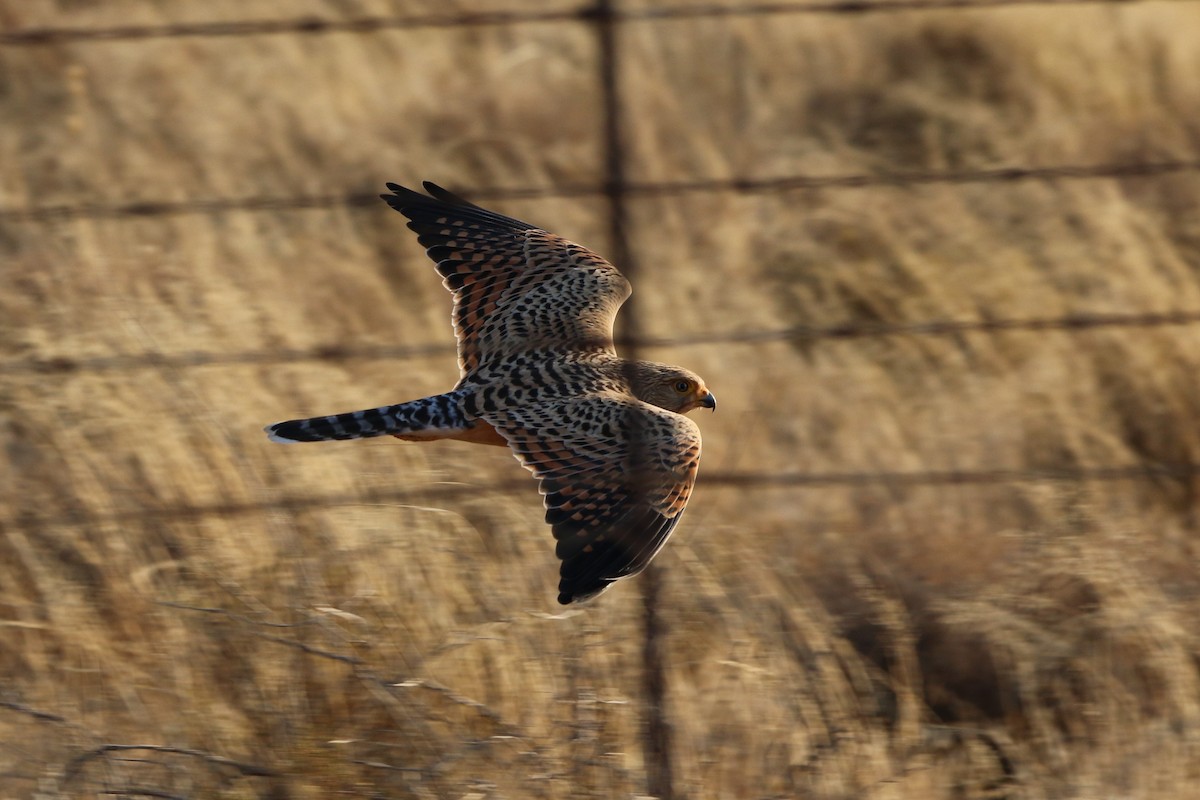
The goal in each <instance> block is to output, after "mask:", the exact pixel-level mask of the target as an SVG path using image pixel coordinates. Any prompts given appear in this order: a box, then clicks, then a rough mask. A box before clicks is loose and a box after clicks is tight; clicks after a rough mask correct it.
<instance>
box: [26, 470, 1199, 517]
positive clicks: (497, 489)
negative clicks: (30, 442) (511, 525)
mask: <svg viewBox="0 0 1200 800" xmlns="http://www.w3.org/2000/svg"><path fill="white" fill-rule="evenodd" d="M1196 478H1200V464H1196V463H1189V462H1174V463H1161V464H1118V465H1108V466H1095V467H1078V468H1066V467H1062V468H1058V467H1055V468H1012V469H1002V468H999V469H961V470H958V469H949V470H912V471H908V472H901V471H894V470H879V471H863V472H772V471H746V470H742V471H737V472H723V471H712V472H704V471H703V470H701V472H700V476H699V478H698V479H697V482H696V483H697V486H698V487H701V488H704V489H708V488H710V487H711V488H721V487H728V488H740V489H763V490H770V489H788V488H794V489H804V488H809V489H828V488H835V487H843V488H857V487H866V486H881V487H888V488H897V489H899V488H915V487H921V486H968V485H984V484H987V485H1001V484H1014V483H1113V482H1122V481H1144V480H1174V481H1189V480H1193V479H1196ZM535 491H536V489H535V487H534V484H533V482H532V481H531V480H530V479H529V478H527V477H521V478H514V479H511V480H503V481H492V482H489V483H437V484H431V485H427V486H421V487H415V488H397V487H388V488H379V487H367V488H365V489H360V490H358V491H355V492H339V493H331V494H323V495H322V494H316V493H313V492H305V493H304V494H301V495H283V496H275V497H272V498H270V499H268V500H261V501H260V500H248V501H242V502H219V503H196V504H175V505H164V506H159V507H157V508H155V507H138V508H132V509H130V510H128V511H113V512H110V513H104V514H93V513H84V512H67V513H62V514H57V515H51V514H47V515H45V516H42V515H28V516H27V517H26V518H25V520H24V521H25V522H36V523H37V524H39V525H54V526H57V525H66V526H71V525H103V524H111V523H130V522H147V521H152V522H167V521H178V520H194V519H205V518H208V517H228V516H240V515H243V514H259V513H263V512H270V511H288V512H296V511H309V510H313V509H319V508H340V507H346V506H373V505H381V506H382V505H395V504H406V503H427V502H429V501H431V500H441V499H447V498H454V497H468V498H477V497H479V496H480V495H483V494H489V493H496V494H510V493H514V492H523V493H526V494H532V493H533V492H535Z"/></svg>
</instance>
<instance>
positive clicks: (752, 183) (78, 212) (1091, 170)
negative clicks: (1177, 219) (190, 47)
mask: <svg viewBox="0 0 1200 800" xmlns="http://www.w3.org/2000/svg"><path fill="white" fill-rule="evenodd" d="M1184 1H1186V2H1191V0H1184ZM1186 172H1200V160H1163V161H1150V162H1125V163H1112V164H1055V165H1049V166H1038V165H1023V166H1008V167H996V168H993V169H975V170H953V171H951V170H946V171H906V172H893V173H887V172H881V173H874V174H856V175H782V176H777V177H769V178H700V179H694V180H680V181H653V182H622V184H621V188H620V193H621V194H622V195H624V196H633V197H654V196H663V195H678V194H688V193H692V192H736V193H739V194H765V193H770V192H786V191H798V190H804V189H811V190H817V189H868V188H873V187H897V188H899V187H904V186H921V185H933V184H971V183H1012V182H1016V181H1026V180H1043V181H1053V180H1096V179H1102V178H1130V179H1133V178H1155V177H1161V176H1164V175H1171V174H1175V173H1186ZM611 193H612V189H611V187H610V186H608V185H600V186H596V185H588V184H578V185H564V186H546V187H535V186H519V187H511V188H504V187H497V188H490V189H489V188H483V189H473V190H471V191H469V192H464V194H467V195H469V197H468V199H470V200H536V199H566V198H575V197H607V196H610V195H611ZM379 202H380V201H379V192H377V191H349V192H342V193H330V194H319V195H296V196H290V197H279V196H276V197H269V196H267V197H214V198H198V199H194V200H138V201H134V202H131V203H121V204H117V205H106V204H103V203H80V204H75V205H67V204H62V205H52V206H41V207H36V206H35V207H33V208H0V222H54V221H60V220H71V219H80V218H82V219H121V218H127V217H128V218H137V217H167V216H178V215H182V214H219V213H222V212H228V211H244V212H254V211H303V210H314V209H332V208H363V207H371V208H375V207H377V206H378V207H380V208H382V206H380V205H379Z"/></svg>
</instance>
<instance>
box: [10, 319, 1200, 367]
mask: <svg viewBox="0 0 1200 800" xmlns="http://www.w3.org/2000/svg"><path fill="white" fill-rule="evenodd" d="M1198 323H1200V311H1164V312H1158V313H1140V314H1074V315H1068V316H1063V317H1041V318H1038V317H1029V318H1024V319H1019V318H1013V319H983V320H925V321H921V322H898V323H863V322H852V323H844V324H840V325H827V326H815V325H795V326H792V327H788V328H777V329H770V330H734V331H723V332H712V331H701V332H697V333H690V334H683V335H680V336H662V337H653V336H643V337H639V338H638V339H636V340H631V339H619V340H618V341H617V342H616V344H617V346H619V347H632V348H642V347H652V348H678V347H689V346H702V345H711V344H757V343H762V342H780V341H784V342H786V341H795V342H802V341H817V340H823V339H866V338H885V337H892V336H959V335H966V334H985V335H986V334H993V335H994V334H1000V333H1009V332H1013V333H1020V332H1044V331H1061V332H1064V333H1077V332H1082V331H1090V330H1097V329H1106V328H1117V329H1121V328H1125V329H1128V328H1162V327H1179V326H1186V325H1195V324H1198ZM455 351H456V347H455V345H453V344H450V343H449V342H447V343H446V344H427V345H418V346H415V347H413V346H409V347H404V346H387V345H341V344H329V345H321V346H317V347H310V348H288V349H273V350H243V351H240V352H228V353H220V352H203V351H193V352H185V353H140V354H119V355H111V356H96V357H92V358H78V357H72V356H54V357H49V358H33V359H21V360H12V361H6V362H0V372H4V373H7V374H17V373H37V374H41V375H53V374H61V375H69V374H74V373H89V372H113V371H123V370H138V369H186V368H192V367H207V366H237V365H253V364H288V363H301V362H310V361H331V362H341V361H350V360H359V361H362V360H398V361H404V360H410V359H417V358H427V357H431V356H439V355H451V354H453V353H454V352H455Z"/></svg>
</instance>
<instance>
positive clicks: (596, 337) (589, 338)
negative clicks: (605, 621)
mask: <svg viewBox="0 0 1200 800" xmlns="http://www.w3.org/2000/svg"><path fill="white" fill-rule="evenodd" d="M387 188H388V189H389V190H390V194H384V195H380V196H381V197H382V198H383V199H384V200H385V201H386V202H387V203H388V205H390V206H391V207H392V208H394V209H396V210H397V211H399V212H400V213H401V214H403V215H404V216H405V217H407V218H408V220H409V221H408V227H409V228H411V229H412V230H413V231H415V232H416V233H417V237H418V241H419V242H420V243H421V245H422V246H424V247H425V252H426V253H428V255H429V257H430V258H431V259H433V261H434V262H435V263H436V264H437V271H438V273H439V274H440V275H441V276H442V283H443V284H444V285H445V287H446V288H447V289H449V290H450V291H451V292H452V293H453V295H454V311H453V315H452V317H453V323H454V332H455V335H456V338H457V341H458V366H459V371H460V378H459V381H458V384H457V385H456V386H455V387H454V389H453V390H451V391H449V392H446V393H444V394H439V395H434V396H432V397H425V398H422V399H419V400H410V401H408V402H404V403H398V404H396V405H387V406H380V407H379V408H369V409H366V410H363V411H351V412H347V413H344V414H334V415H332V416H325V417H312V418H309V419H296V420H288V421H287V422H278V423H275V424H274V425H269V426H268V427H267V428H266V432H267V435H268V437H269V438H270V439H271V440H272V441H276V442H285V443H291V442H320V441H328V440H337V439H361V438H366V437H371V436H395V437H396V438H398V439H403V440H406V441H414V442H425V441H433V440H437V439H457V440H459V441H465V442H475V443H478V444H490V445H500V446H504V447H508V448H509V449H510V450H512V452H513V453H514V455H515V456H516V457H517V460H518V461H520V462H521V464H522V465H523V466H524V467H525V468H526V469H528V470H529V471H530V472H532V473H533V474H534V476H535V477H537V478H538V480H539V481H540V491H541V494H542V495H543V497H544V503H545V507H546V522H547V523H548V524H549V525H550V528H551V530H552V531H553V533H554V538H555V540H556V542H557V547H556V553H557V555H558V558H559V559H560V560H561V562H562V565H561V568H560V571H559V577H560V581H559V585H558V592H559V594H558V602H560V603H562V604H563V605H566V604H569V603H572V602H576V601H582V600H588V599H591V598H593V597H595V596H596V595H598V594H600V593H601V592H602V591H604V590H605V589H607V588H608V587H609V586H610V585H611V584H612V583H613V582H614V581H617V580H619V579H621V578H625V577H629V576H630V575H636V574H637V573H638V572H641V571H642V570H643V569H645V568H646V565H647V564H649V563H650V560H651V559H653V558H654V556H655V554H657V553H658V551H659V550H661V549H662V547H663V545H664V544H665V543H666V541H667V538H668V537H669V536H670V535H671V531H672V530H674V528H675V526H676V525H677V524H678V523H679V519H680V517H681V516H682V514H683V510H684V508H685V507H686V506H687V502H688V497H689V495H690V494H691V491H692V486H693V485H694V484H695V481H696V470H697V468H698V466H699V463H700V429H699V428H698V427H697V425H696V424H695V423H694V422H692V421H691V420H690V419H688V418H687V417H685V416H684V414H686V413H687V412H689V411H691V410H692V409H695V408H698V407H701V406H703V407H704V408H708V409H712V410H715V409H716V407H717V400H716V397H715V396H714V395H713V393H712V392H710V391H709V390H708V387H707V386H705V385H704V381H703V380H702V379H701V378H700V376H698V375H696V374H695V373H694V372H690V371H689V370H686V369H683V368H682V367H676V366H671V365H669V364H658V363H655V362H652V361H641V360H630V359H623V358H621V357H620V356H618V355H617V351H616V347H615V346H614V343H613V321H614V319H615V317H616V314H617V309H619V308H620V307H621V304H622V303H624V302H625V300H626V298H628V297H629V294H630V291H631V290H630V287H629V282H628V281H627V280H626V279H625V277H624V276H622V275H621V273H620V272H618V271H617V269H616V267H614V266H613V265H612V264H610V263H608V262H607V261H605V260H604V259H603V258H601V257H600V256H598V255H596V254H595V253H593V252H591V251H590V250H588V249H586V248H584V247H581V246H579V245H577V244H575V243H573V242H569V241H567V240H566V239H563V238H561V237H559V236H555V235H554V234H552V233H549V232H547V231H544V230H542V229H540V228H538V227H536V226H534V225H530V224H528V223H526V222H521V221H519V220H516V219H512V218H511V217H506V216H503V215H501V214H497V213H495V212H493V211H488V210H486V209H484V208H480V207H479V206H477V205H474V204H472V203H469V202H467V201H466V200H463V199H462V198H460V197H457V196H456V195H454V194H451V193H450V192H448V191H446V190H445V189H442V188H441V187H439V186H437V185H435V184H433V183H429V182H426V183H425V184H424V188H425V191H426V192H428V194H421V193H420V192H415V191H413V190H411V189H406V188H404V187H403V186H398V185H397V184H394V183H389V184H387Z"/></svg>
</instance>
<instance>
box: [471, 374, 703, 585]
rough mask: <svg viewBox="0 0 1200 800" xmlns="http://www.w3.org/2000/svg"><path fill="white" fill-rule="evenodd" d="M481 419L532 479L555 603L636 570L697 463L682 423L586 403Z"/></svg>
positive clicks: (689, 426)
mask: <svg viewBox="0 0 1200 800" xmlns="http://www.w3.org/2000/svg"><path fill="white" fill-rule="evenodd" d="M485 418H486V419H487V421H488V422H490V423H491V424H492V425H494V426H495V427H496V430H497V431H499V432H500V434H501V435H502V436H504V438H505V439H507V440H508V444H509V447H511V448H512V450H513V452H514V453H515V454H516V456H517V458H518V459H519V460H520V461H521V463H522V464H523V465H524V466H525V467H526V468H527V469H529V470H530V471H531V472H532V473H533V474H534V475H535V476H537V477H538V478H539V479H540V480H541V492H542V494H543V495H544V496H545V504H546V522H547V523H549V524H550V526H551V528H552V529H553V531H554V538H555V539H556V540H557V542H558V545H557V548H556V552H557V555H558V557H559V559H560V560H561V561H562V568H561V570H560V577H561V580H560V583H559V595H558V601H559V602H560V603H563V604H567V603H571V602H573V601H576V600H586V599H588V598H590V597H593V596H595V595H597V594H599V593H600V592H602V591H603V590H604V589H606V588H607V587H608V586H609V585H610V584H611V583H613V582H614V581H616V580H618V579H620V578H624V577H627V576H629V575H635V574H637V573H638V572H641V571H642V570H643V569H645V567H646V565H647V564H649V563H650V560H651V559H652V558H654V556H655V554H656V553H657V552H658V551H659V550H660V549H661V548H662V546H663V545H664V544H665V543H666V541H667V538H668V537H669V536H670V535H671V531H672V530H673V529H674V528H675V525H676V524H677V523H678V522H679V518H680V516H681V515H682V514H683V510H684V507H685V506H686V505H687V501H688V497H689V495H690V494H691V490H692V485H693V484H694V483H695V480H696V470H697V468H698V466H699V462H700V432H699V429H698V428H697V427H696V425H695V423H693V422H692V421H691V420H689V419H687V418H686V417H683V416H681V415H679V414H673V413H671V412H669V411H664V410H662V409H659V408H655V407H653V406H649V405H646V404H645V403H641V402H638V401H636V400H633V399H632V398H622V397H618V396H609V395H594V396H588V397H582V398H573V399H569V400H561V401H550V402H543V403H538V404H533V405H529V406H525V407H522V408H520V409H514V410H508V411H502V412H496V413H489V414H486V415H485Z"/></svg>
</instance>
